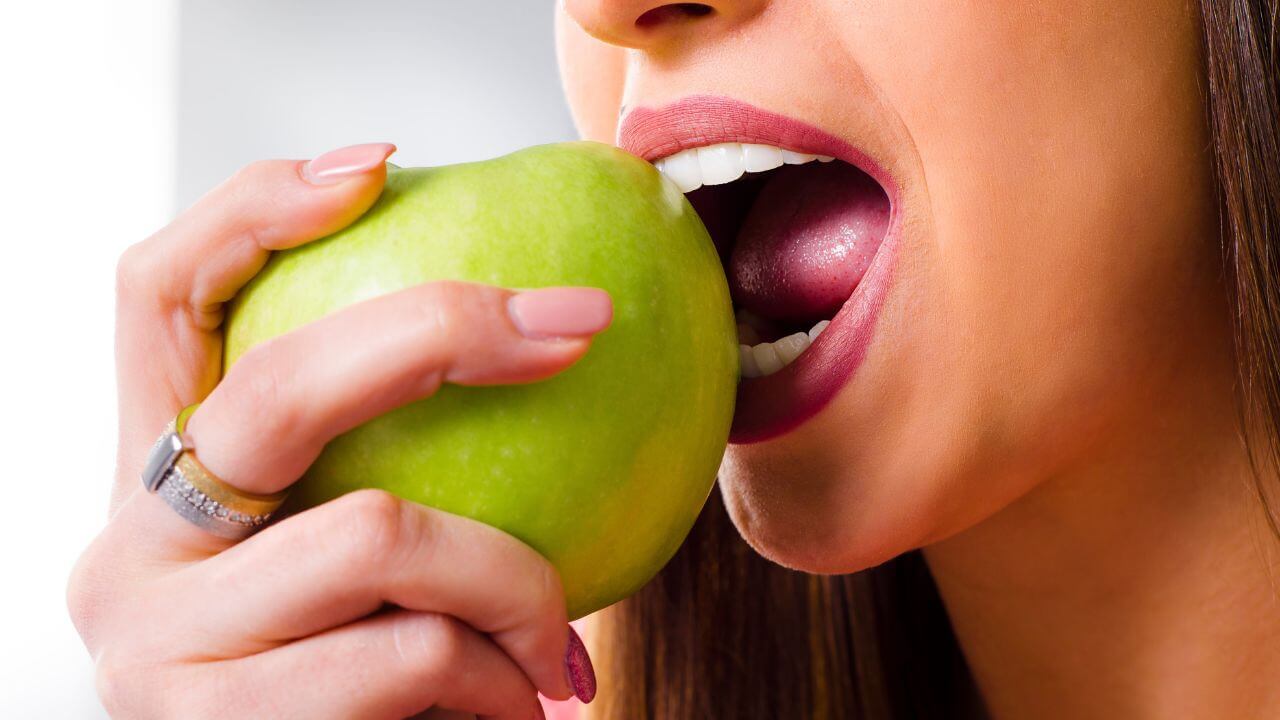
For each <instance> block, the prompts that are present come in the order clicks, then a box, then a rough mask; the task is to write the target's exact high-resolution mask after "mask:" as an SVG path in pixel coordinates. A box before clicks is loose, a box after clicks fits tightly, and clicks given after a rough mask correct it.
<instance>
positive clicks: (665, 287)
mask: <svg viewBox="0 0 1280 720" xmlns="http://www.w3.org/2000/svg"><path fill="white" fill-rule="evenodd" d="M433 280H469V281H474V282H481V283H489V284H494V285H502V286H506V287H510V288H521V289H528V288H536V287H545V286H551V285H586V286H593V287H599V288H604V289H605V290H607V291H608V292H609V294H610V295H611V296H612V298H613V302H614V320H613V325H612V326H611V327H610V328H609V329H608V330H606V331H605V332H603V333H601V334H600V335H599V336H597V337H596V338H595V340H594V342H593V344H592V347H591V349H590V351H589V352H588V353H587V355H586V356H585V357H584V358H583V359H582V360H581V361H579V362H578V363H577V364H576V365H574V366H573V367H571V368H570V369H568V370H567V371H565V372H564V373H562V374H560V375H557V376H556V377H553V378H551V379H549V380H544V381H542V382H538V383H533V384H529V385H519V386H505V387H482V388H476V387H459V386H452V385H447V386H445V387H443V388H441V390H440V391H439V392H438V393H437V394H436V395H435V396H434V397H431V398H428V399H426V400H422V401H420V402H416V403H414V404H411V405H408V406H406V407H403V408H401V409H399V410H396V411H394V412H391V413H389V414H387V415H384V416H382V417H380V418H377V419H375V420H373V421H371V422H368V423H366V424H365V425H363V426H361V427H358V428H356V429H355V430H352V431H351V432H348V433H346V434H345V435H342V436H341V437H339V438H337V439H335V440H333V441H332V442H330V443H329V445H328V447H326V449H325V451H324V453H323V454H322V455H321V456H320V458H319V459H318V460H317V461H316V463H315V464H314V465H313V466H312V467H311V468H310V469H309V470H308V471H307V473H306V476H305V477H304V478H303V479H302V480H301V481H300V482H299V483H298V485H297V486H296V487H295V488H294V491H293V495H294V498H293V500H294V501H296V502H299V503H300V504H301V505H302V506H303V507H306V506H312V505H315V504H318V503H321V502H324V501H326V500H329V499H331V498H334V497H337V496H338V495H341V494H343V493H346V492H349V491H352V490H355V489H357V488H363V487H379V488H383V489H386V490H388V491H390V492H393V493H395V494H397V495H399V496H401V497H403V498H407V499H410V500H414V501H417V502H420V503H423V504H425V505H430V506H432V507H436V508H440V509H442V510H446V511H449V512H452V513H457V514H460V515H466V516H468V517H472V518H475V519H477V520H480V521H482V522H485V523H488V524H490V525H492V526H494V527H497V528H501V529H502V530H505V531H506V532H509V533H511V534H512V535H514V536H515V537H517V538H519V539H521V540H523V541H524V542H526V543H528V544H529V545H530V546H532V547H533V548H534V549H536V550H538V551H539V552H541V553H542V554H543V555H544V556H545V557H546V558H547V559H548V560H550V561H551V562H552V564H554V565H555V566H556V568H557V569H558V570H559V572H560V578H561V581H562V582H563V584H564V589H565V593H566V596H567V603H568V610H569V614H570V616H571V617H580V616H582V615H585V614H587V613H589V612H592V611H594V610H596V609H598V608H601V607H604V606H606V605H608V604H611V603H613V602H615V601H617V600H619V599H621V598H623V597H626V596H627V595H629V594H631V593H633V592H634V591H636V590H637V589H639V588H640V586H641V585H643V584H644V583H645V582H647V581H648V580H649V578H651V577H652V576H653V575H654V574H655V573H656V572H657V571H658V570H659V569H660V568H661V567H662V565H663V564H665V563H666V561H667V560H668V559H670V557H671V555H672V554H673V553H674V552H675V550H676V548H677V547H678V546H679V544H680V543H681V542H682V541H683V539H684V537H685V535H686V534H687V533H688V531H689V529H690V527H691V526H692V524H693V521H694V519H695V517H696V516H697V514H698V512H699V510H700V509H701V507H702V505H703V503H704V502H705V500H706V498H707V495H708V493H709V491H710V489H711V486H712V483H713V481H714V478H715V474H716V470H717V467H718V465H719V462H720V457H721V454H722V453H723V451H724V447H725V442H726V439H727V437H728V434H729V424H730V421H731V419H732V415H733V403H734V396H735V389H736V385H737V373H738V365H737V364H738V356H737V341H736V333H735V324H734V319H733V308H732V305H731V302H730V299H729V290H728V286H727V282H726V280H725V276H724V271H723V269H722V267H721V264H720V261H719V259H718V256H717V254H716V249H715V247H714V246H713V245H712V242H711V239H710V238H709V237H708V235H707V232H706V230H705V229H704V228H703V226H702V222H701V221H700V220H699V219H698V216H697V215H696V214H695V213H694V211H693V209H692V208H691V207H690V206H689V204H688V202H687V201H686V200H685V198H684V196H683V195H682V194H681V193H680V191H679V189H678V188H676V187H675V186H674V185H673V184H671V183H670V181H668V180H666V179H664V178H663V177H662V176H661V175H659V173H658V172H657V171H656V170H655V169H654V168H653V167H652V166H651V165H649V164H648V163H646V162H644V161H642V160H640V159H638V158H636V157H634V156H632V155H629V154H627V153H625V152H623V151H621V150H618V149H616V148H613V147H610V146H607V145H602V144H598V143H588V142H574V143H562V144H556V145H544V146H539V147H533V148H528V149H526V150H522V151H520V152H516V153H513V154H511V155H507V156H505V157H501V158H497V159H494V160H489V161H485V162H476V163H468V164H463V165H454V166H449V167H439V168H414V169H400V168H395V167H391V168H389V171H388V176H387V184H386V189H385V190H384V191H383V193H382V197H381V199H380V200H379V201H378V202H377V204H375V205H374V206H373V208H372V209H370V210H369V212H368V213H366V214H365V215H364V216H363V217H362V218H361V219H360V220H359V221H357V222H356V223H355V224H354V225H352V226H350V227H349V228H347V229H345V230H343V231H341V232H338V233H336V234H334V235H332V236H330V237H327V238H325V239H322V240H319V241H317V242H313V243H309V244H307V245H304V246H302V247H300V248H297V249H294V250H289V251H285V252H278V253H275V254H274V255H273V257H272V258H271V260H270V262H269V263H268V264H267V266H266V267H265V268H264V269H263V270H262V272H261V273H259V274H258V276H257V277H256V278H255V279H254V280H253V281H252V282H251V283H250V284H249V285H248V286H247V287H245V288H244V289H243V290H242V291H241V292H240V294H239V295H238V296H237V297H236V298H235V300H234V301H233V303H232V304H231V306H230V308H229V313H228V315H227V322H226V346H225V353H226V357H225V363H224V367H228V368H229V367H231V365H232V364H234V363H235V362H236V359H237V358H239V357H240V356H241V355H243V354H244V352H245V351H246V350H248V349H249V348H250V347H252V346H254V345H256V344H258V343H261V342H263V341H265V340H267V339H269V338H272V337H274V336H277V335H280V334H282V333H286V332H288V331H290V330H292V329H294V328H297V327H298V326H300V325H303V324H304V323H307V322H310V321H312V320H315V319H317V318H319V317H321V316H323V315H325V314H327V313H331V312H333V311H335V310H338V309H339V308H342V307H344V306H347V305H350V304H352V303H356V302H359V301H361V300H365V299H368V298H370V297H373V296H376V295H381V294H384V293H389V292H392V291H395V290H400V289H403V288H406V287H410V286H413V285H417V284H419V283H425V282H430V281H433Z"/></svg>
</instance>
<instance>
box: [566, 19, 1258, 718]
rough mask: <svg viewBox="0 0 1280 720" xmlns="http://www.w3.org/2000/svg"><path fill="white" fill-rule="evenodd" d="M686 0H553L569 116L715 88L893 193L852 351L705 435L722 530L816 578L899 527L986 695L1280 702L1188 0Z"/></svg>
mask: <svg viewBox="0 0 1280 720" xmlns="http://www.w3.org/2000/svg"><path fill="white" fill-rule="evenodd" d="M705 4H706V5H707V6H709V7H711V8H713V10H714V12H713V13H711V14H708V15H705V16H702V17H698V18H691V17H687V16H682V15H681V14H679V13H669V14H667V15H665V16H663V17H662V18H661V19H660V20H659V21H657V22H641V23H637V20H638V19H639V18H640V17H641V16H642V15H643V14H644V13H645V12H647V11H649V10H651V9H653V8H656V7H658V6H660V5H661V3H657V2H651V1H646V0H632V1H624V0H619V1H616V2H598V1H596V2H593V1H591V0H565V2H564V3H563V5H562V7H561V8H560V10H559V11H558V15H557V32H558V38H559V54H560V61H561V65H562V68H563V74H564V84H565V89H566V93H567V95H568V98H569V101H570V105H571V107H572V109H573V112H574V116H575V118H576V120H577V123H578V126H579V129H580V130H581V132H582V133H583V134H584V135H585V136H587V137H588V138H591V139H597V140H601V141H611V140H613V139H614V138H615V136H616V131H617V124H618V118H619V115H620V109H622V113H621V114H625V109H623V108H634V107H639V106H648V107H660V106H662V105H665V104H667V103H669V102H672V101H674V100H677V99H679V98H681V97H683V96H686V95H692V94H715V95H726V96H730V97H734V98H737V99H739V100H743V101H746V102H748V103H751V104H754V105H757V106H759V107H763V108H765V109H768V110H773V111H776V112H780V113H783V114H787V115H790V116H792V117H795V118H798V119H800V120H803V121H806V122H809V123H811V124H814V125H817V126H819V127H821V128H823V129H825V130H827V131H829V132H832V133H834V134H836V135H839V136H841V137H843V138H845V139H846V140H848V141H850V142H851V143H852V144H853V145H855V146H857V147H858V148H860V149H862V150H863V151H864V152H866V153H867V154H868V155H869V156H870V157H872V158H873V159H875V160H876V161H877V162H878V163H879V164H880V165H881V166H882V167H883V168H885V169H886V170H887V171H888V173H889V175H890V176H892V177H893V178H894V180H895V181H896V182H897V184H898V185H899V188H900V191H901V197H900V201H899V204H898V206H897V207H896V208H895V212H897V213H899V214H900V216H901V218H902V222H903V234H902V240H901V245H900V248H899V257H898V263H897V268H896V270H895V280H894V286H893V288H892V289H891V290H890V294H889V297H888V299H887V300H886V302H885V308H884V310H883V314H882V316H881V319H880V322H879V326H878V328H877V330H876V338H875V340H874V342H873V344H872V346H871V349H870V352H869V354H868V359H867V360H866V362H865V364H864V365H863V366H862V367H861V368H860V369H859V370H858V372H857V373H856V374H855V376H854V377H853V379H852V380H851V381H850V382H849V383H848V384H847V385H846V386H845V387H844V388H843V389H842V390H841V392H840V393H839V395H838V396H837V397H836V398H835V399H834V400H833V401H832V402H831V404H830V405H829V406H828V407H827V408H826V409H825V410H824V411H822V412H821V413H820V414H819V415H817V416H816V417H814V418H812V419H811V420H809V421H808V422H806V423H805V424H804V425H802V426H801V427H799V428H798V429H796V430H794V431H792V432H790V433H789V434H786V435H784V436H781V437H779V438H776V439H773V440H770V441H767V442H763V443H756V444H751V445H744V446H732V447H730V448H729V451H728V453H727V455H726V458H725V464H724V467H723V468H722V473H721V478H720V480H721V489H722V492H723V493H724V495H725V498H726V502H727V505H728V507H729V508H730V512H731V515H732V517H733V519H734V522H735V524H736V525H737V527H738V529H739V531H740V532H741V533H742V535H743V537H744V538H745V539H746V540H747V541H748V542H749V543H751V545H752V546H753V547H755V548H756V549H757V550H758V551H759V552H761V553H762V554H763V555H765V556H766V557H768V558H771V559H773V560H775V561H777V562H779V563H781V564H783V565H787V566H790V567H794V568H798V569H802V570H807V571H811V572H821V573H833V572H851V571H856V570H859V569H863V568H867V567H870V566H873V565H876V564H878V563H881V562H884V561H885V560H888V559H890V558H891V557H893V556H895V555H897V554H899V553H902V552H904V551H907V550H911V549H914V548H921V547H923V548H925V555H926V558H927V560H928V562H929V564H930V567H931V568H932V570H933V573H934V575H935V577H936V579H937V581H938V584H939V586H940V589H941V592H942V594H943V598H944V601H945V604H946V606H947V608H948V611H949V613H950V615H951V617H952V621H953V624H954V626H955V628H956V631H957V634H958V636H959V639H960V641H961V644H962V646H963V648H964V651H965V654H966V656H967V658H968V660H969V662H970V665H971V667H972V668H973V671H974V674H975V676H976V678H977V681H978V683H979V686H980V689H981V691H982V693H983V695H984V697H985V699H986V701H987V704H988V706H989V709H990V711H991V713H992V715H993V716H994V717H997V718H1020V717H1036V718H1056V717H1061V718H1079V717H1133V718H1140V717H1152V718H1156V717H1171V716H1177V717H1262V716H1271V715H1276V714H1278V713H1280V689H1277V688H1278V687H1280V686H1277V685H1276V683H1275V682H1274V678H1275V677H1276V676H1277V673H1278V672H1280V612H1278V608H1280V605H1278V602H1280V601H1278V600H1277V594H1276V585H1275V584H1274V583H1273V576H1272V574H1271V573H1272V572H1273V571H1270V570H1269V568H1270V567H1273V566H1274V565H1275V563H1276V562H1277V559H1280V552H1277V549H1276V545H1277V544H1276V542H1275V540H1274V538H1273V537H1272V536H1270V535H1269V534H1268V533H1267V531H1266V529H1265V527H1264V526H1263V524H1262V522H1261V520H1262V515H1261V510H1260V506H1259V503H1258V502H1257V499H1256V498H1255V497H1254V495H1253V494H1252V491H1251V489H1250V488H1251V486H1250V483H1251V480H1250V479H1249V475H1248V470H1247V461H1246V458H1245V456H1244V453H1243V450H1242V448H1241V443H1240V441H1239V436H1238V432H1237V425H1236V422H1237V419H1236V418H1237V416H1236V411H1235V408H1234V405H1233V378H1234V359H1233V356H1232V349H1231V333H1230V324H1229V318H1230V315H1229V309H1228V306H1227V301H1226V297H1225V292H1224V283H1223V276H1224V270H1223V265H1222V262H1221V258H1220V254H1219V253H1220V249H1219V244H1218V236H1217V217H1216V211H1215V204H1214V196H1213V191H1212V186H1211V182H1212V181H1211V166H1210V158H1209V156H1208V154H1207V153H1206V152H1205V148H1207V147H1208V145H1209V138H1208V134H1207V131H1206V128H1205V126H1204V119H1203V118H1204V115H1203V113H1204V108H1203V104H1202V102H1203V101H1202V99H1201V96H1200V93H1199V89H1198V82H1199V75H1200V64H1199V63H1200V56H1199V46H1198V37H1199V31H1200V30H1199V25H1198V23H1199V19H1198V9H1197V8H1196V7H1195V6H1194V3H1184V2H1179V1H1174V0H1137V1H1134V2H1126V3H1113V2H1092V1H1089V2H1083V3H1081V2H1074V1H1073V2H1066V1H1065V0H1059V1H1054V0H1050V1H1049V2H1040V3H957V2H952V1H950V0H919V1H917V2H888V1H881V0H876V1H873V2H863V3H853V4H850V3H842V2H835V1H834V0H831V1H823V0H814V1H813V2H804V3H799V2H767V1H766V0H743V1H741V2H734V1H729V0H712V1H710V2H707V3H705ZM654 17H656V16H655V15H650V16H648V18H646V20H651V19H653V18H654ZM780 58H785V62H783V61H780V60H779V59H780Z"/></svg>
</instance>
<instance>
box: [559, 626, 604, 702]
mask: <svg viewBox="0 0 1280 720" xmlns="http://www.w3.org/2000/svg"><path fill="white" fill-rule="evenodd" d="M564 670H565V675H567V676H568V678H569V684H570V685H572V686H573V694H574V695H577V696H578V699H579V700H581V701H582V702H584V703H589V702H591V701H592V699H594V698H595V696H596V671H595V669H594V668H592V667H591V656H590V655H588V654H587V646H586V645H583V644H582V638H580V637H578V633H577V631H576V630H574V629H573V628H572V627H570V628H569V649H568V650H567V651H566V652H565V654H564Z"/></svg>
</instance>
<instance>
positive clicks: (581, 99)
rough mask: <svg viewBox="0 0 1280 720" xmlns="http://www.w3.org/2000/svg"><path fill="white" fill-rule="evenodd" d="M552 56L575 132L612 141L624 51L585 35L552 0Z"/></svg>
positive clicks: (623, 66)
mask: <svg viewBox="0 0 1280 720" xmlns="http://www.w3.org/2000/svg"><path fill="white" fill-rule="evenodd" d="M556 58H557V59H558V61H559V63H560V79H561V82H562V83H563V84H564V94H565V99H566V100H567V101H568V103H569V111H570V112H571V113H572V114H573V121H574V124H575V125H576V126H577V128H578V134H579V135H580V136H581V137H583V138H585V139H587V140H595V141H597V142H603V143H610V144H613V142H614V139H615V136H616V133H617V124H618V112H619V108H620V107H621V105H622V91H623V85H624V83H625V77H626V67H627V51H626V50H624V49H622V48H619V47H614V46H611V45H608V44H606V43H603V42H601V41H599V40H596V39H595V38H593V37H591V36H590V35H588V34H587V33H586V32H584V31H583V29H582V28H581V27H579V26H578V24H577V23H575V22H574V21H573V20H572V19H571V18H569V16H568V15H567V14H566V13H565V11H564V7H563V5H562V4H560V3H557V4H556Z"/></svg>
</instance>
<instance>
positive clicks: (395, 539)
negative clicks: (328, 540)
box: [329, 490, 408, 573]
mask: <svg viewBox="0 0 1280 720" xmlns="http://www.w3.org/2000/svg"><path fill="white" fill-rule="evenodd" d="M334 504H335V505H336V506H337V507H336V508H335V510H337V512H335V513H334V517H335V519H336V521H337V524H338V525H339V528H338V532H333V533H329V536H330V537H332V538H334V539H337V540H338V541H339V542H341V543H342V549H341V550H340V551H339V552H340V553H341V556H342V557H343V559H344V561H345V564H346V566H347V567H348V568H349V569H350V570H351V571H353V572H356V573H364V572H367V571H368V569H369V567H370V564H371V563H376V564H384V563H387V562H388V561H389V560H390V559H391V558H394V557H396V556H397V555H398V554H399V551H400V547H401V545H402V544H403V543H404V541H405V535H406V533H405V530H406V525H407V524H408V522H407V519H406V513H405V511H404V501H402V500H400V498H397V497H396V496H395V495H392V494H391V493H389V492H386V491H384V490H357V491H355V492H353V493H349V494H347V495H344V496H343V497H341V498H339V499H337V500H335V501H334Z"/></svg>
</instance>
